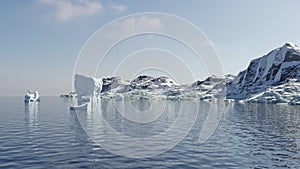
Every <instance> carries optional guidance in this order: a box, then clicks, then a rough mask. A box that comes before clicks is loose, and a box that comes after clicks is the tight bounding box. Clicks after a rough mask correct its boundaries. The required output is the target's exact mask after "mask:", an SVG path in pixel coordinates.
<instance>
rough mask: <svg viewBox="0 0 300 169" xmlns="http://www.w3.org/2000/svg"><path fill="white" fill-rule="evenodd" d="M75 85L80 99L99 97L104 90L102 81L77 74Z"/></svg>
mask: <svg viewBox="0 0 300 169" xmlns="http://www.w3.org/2000/svg"><path fill="white" fill-rule="evenodd" d="M74 85H75V91H76V94H77V96H78V99H83V98H86V97H90V96H95V97H99V96H100V93H101V90H102V79H97V78H93V77H88V76H84V75H79V74H76V75H75V81H74Z"/></svg>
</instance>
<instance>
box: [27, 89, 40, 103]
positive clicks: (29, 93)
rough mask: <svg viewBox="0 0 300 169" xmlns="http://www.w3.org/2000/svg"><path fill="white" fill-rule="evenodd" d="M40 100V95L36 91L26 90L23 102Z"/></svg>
mask: <svg viewBox="0 0 300 169" xmlns="http://www.w3.org/2000/svg"><path fill="white" fill-rule="evenodd" d="M39 101H40V95H39V92H38V91H33V90H28V91H27V93H26V95H25V100H24V102H26V103H28V102H39Z"/></svg>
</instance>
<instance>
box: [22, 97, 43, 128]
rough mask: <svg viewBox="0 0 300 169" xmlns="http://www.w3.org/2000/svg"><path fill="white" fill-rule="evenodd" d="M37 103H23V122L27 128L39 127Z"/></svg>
mask: <svg viewBox="0 0 300 169" xmlns="http://www.w3.org/2000/svg"><path fill="white" fill-rule="evenodd" d="M39 109H40V107H39V102H28V103H25V118H26V119H25V121H27V122H28V126H29V128H33V127H36V126H38V125H39V123H38V114H39Z"/></svg>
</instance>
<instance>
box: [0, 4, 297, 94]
mask: <svg viewBox="0 0 300 169" xmlns="http://www.w3.org/2000/svg"><path fill="white" fill-rule="evenodd" d="M79 2H80V3H79ZM78 3H79V4H80V6H78ZM299 6H300V1H298V0H285V1H284V0H273V1H271V0H269V1H268V0H265V1H261V0H245V1H240V0H228V1H225V0H211V1H201V0H194V1H193V0H189V1H176V0H164V1H161V0H151V1H149V0H130V1H129V0H128V1H116V0H108V1H105V0H100V1H97V0H95V1H89V0H74V1H68V0H61V1H58V0H35V1H20V0H6V1H5V0H4V1H0V59H1V62H0V70H1V71H0V78H1V83H0V95H1V96H8V95H11V96H15V95H23V94H24V93H25V91H26V90H27V89H29V88H32V89H36V90H39V91H40V93H42V95H59V94H60V93H64V92H69V91H70V90H71V88H72V74H73V68H74V64H75V61H76V58H77V56H78V53H79V51H80V49H81V48H82V46H83V45H84V43H85V42H86V41H87V39H88V38H89V37H90V36H91V35H92V34H93V33H94V32H95V31H96V30H97V29H99V28H100V27H101V26H103V25H104V24H107V23H108V22H110V21H112V20H114V19H117V18H119V17H121V16H125V15H128V14H133V13H140V12H164V13H170V14H172V15H177V16H179V17H182V18H184V19H186V20H188V21H190V22H191V23H193V24H194V25H196V26H197V27H198V28H199V29H200V30H202V32H203V33H205V34H206V36H207V37H208V38H209V39H210V40H211V41H212V42H213V44H214V45H215V47H216V49H217V52H218V53H219V56H220V59H221V63H222V64H223V68H224V72H225V73H232V74H237V73H238V72H239V71H240V70H242V69H245V68H246V66H247V65H248V63H249V61H250V60H251V59H253V58H256V57H259V56H262V55H263V54H266V53H267V52H269V51H270V50H272V49H274V48H276V47H279V46H281V45H283V44H284V43H285V42H287V41H289V42H294V43H296V44H298V45H300V22H299V18H300V10H299Z"/></svg>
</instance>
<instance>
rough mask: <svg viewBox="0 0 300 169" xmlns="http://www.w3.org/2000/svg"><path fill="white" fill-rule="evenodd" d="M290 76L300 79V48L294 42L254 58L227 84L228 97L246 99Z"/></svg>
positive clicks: (281, 82) (283, 81)
mask: <svg viewBox="0 0 300 169" xmlns="http://www.w3.org/2000/svg"><path fill="white" fill-rule="evenodd" d="M289 78H293V79H297V80H299V79H300V48H299V47H297V46H296V45H295V44H293V43H286V44H285V45H283V46H282V47H280V48H277V49H275V50H273V51H271V52H270V53H268V54H267V55H265V56H263V57H260V58H257V59H254V60H252V61H251V62H250V64H249V66H248V68H247V69H246V70H244V71H241V72H240V73H239V74H238V76H237V77H236V78H235V79H234V80H233V81H231V82H230V83H229V84H228V85H227V88H226V90H227V91H226V92H227V98H229V99H237V100H246V99H249V98H252V97H253V96H255V95H257V94H259V93H262V92H265V91H266V90H267V89H269V88H270V87H272V86H278V85H281V84H284V83H286V80H287V79H289ZM273 94H275V93H273ZM265 95H267V94H265ZM273 97H277V96H275V95H274V96H273Z"/></svg>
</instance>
